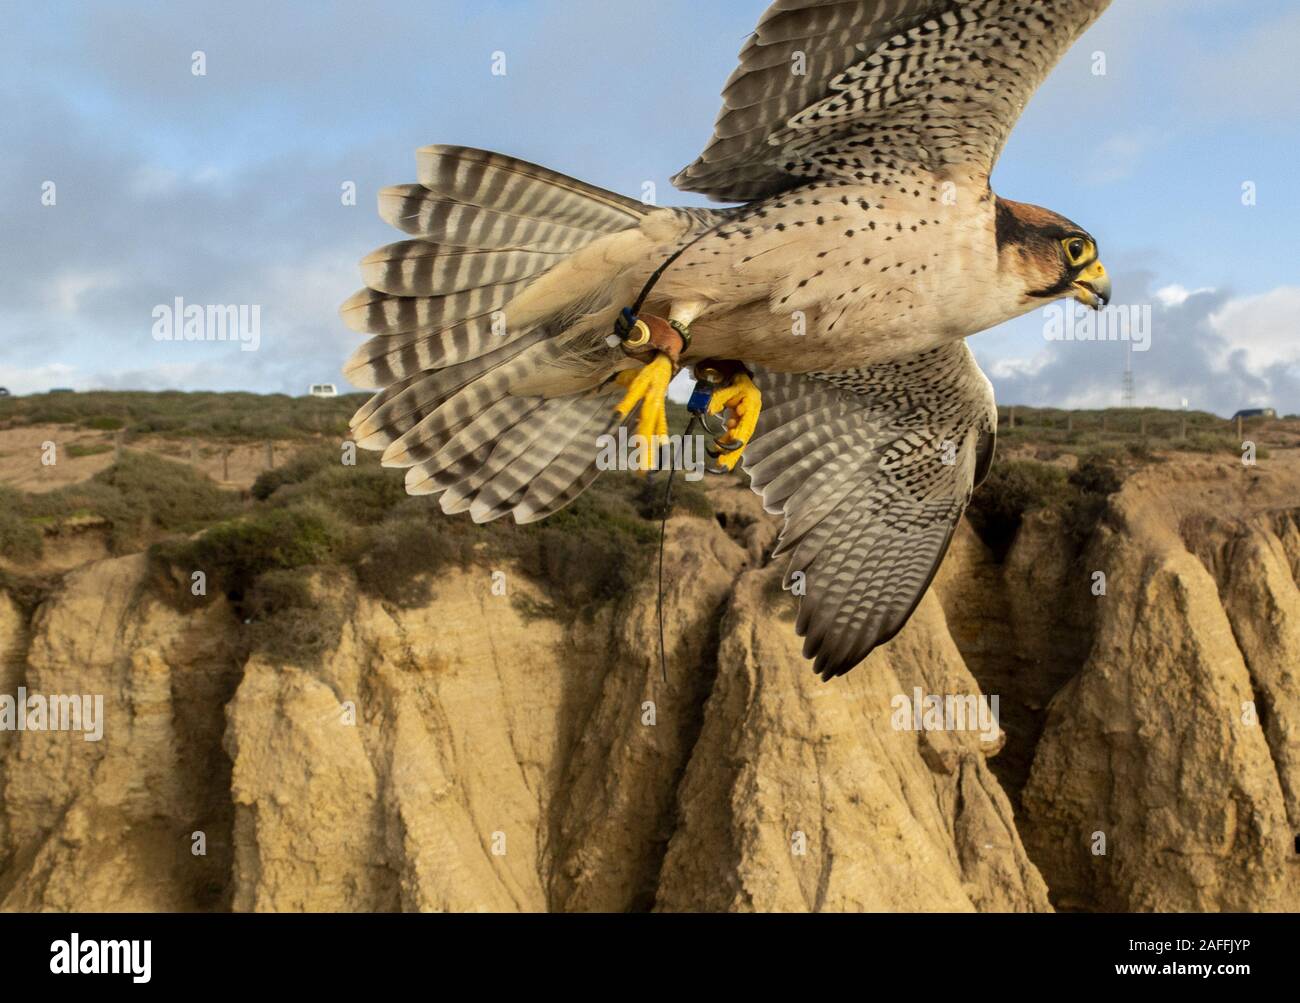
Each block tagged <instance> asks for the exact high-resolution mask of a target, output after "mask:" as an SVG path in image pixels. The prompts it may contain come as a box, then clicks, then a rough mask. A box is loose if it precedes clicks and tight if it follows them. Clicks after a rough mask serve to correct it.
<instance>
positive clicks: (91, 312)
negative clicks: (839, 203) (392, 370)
mask: <svg viewBox="0 0 1300 1003" xmlns="http://www.w3.org/2000/svg"><path fill="white" fill-rule="evenodd" d="M764 6H765V3H764V2H763V0H725V2H711V3H709V4H700V3H695V2H687V0H659V2H658V3H656V4H654V5H653V6H650V5H645V4H642V3H638V2H633V0H603V2H598V0H563V2H561V0H480V2H477V3H474V4H472V5H471V4H468V3H449V2H439V0H421V2H409V3H407V2H391V3H310V4H309V3H305V2H304V3H289V2H285V0H260V2H257V3H250V2H245V0H232V2H229V3H223V4H210V3H200V2H196V0H173V2H168V3H130V2H112V3H109V2H101V3H95V2H85V0H83V2H80V3H50V4H44V5H19V4H16V3H10V2H6V10H5V23H6V31H5V33H4V36H3V37H2V38H0V135H3V136H4V137H5V140H6V143H5V146H6V150H5V154H6V155H5V156H4V157H3V158H0V230H3V232H4V234H5V239H4V241H3V242H0V339H2V341H3V345H4V351H3V353H0V385H6V386H8V387H10V388H11V389H12V390H14V391H16V392H34V391H39V390H42V389H45V388H46V387H48V386H51V385H66V386H75V387H78V388H92V387H141V388H151V389H152V388H162V387H179V388H183V389H199V388H212V389H253V390H266V391H288V392H292V393H301V392H303V391H304V390H305V388H306V386H307V384H308V383H310V382H315V381H321V380H334V381H341V375H340V373H339V368H340V365H341V363H342V362H343V360H344V359H345V358H346V357H347V355H348V354H349V353H350V351H351V350H352V348H353V347H354V346H355V344H356V343H357V340H358V339H357V336H355V335H354V334H352V333H351V332H349V331H348V330H346V329H345V328H344V327H343V325H342V323H341V322H340V321H339V320H338V317H337V307H338V304H339V303H340V302H341V301H342V300H343V299H345V298H346V297H347V296H348V295H349V294H350V293H351V292H353V291H354V290H355V289H356V288H357V287H358V286H359V285H360V282H359V278H358V274H357V270H356V262H357V261H358V259H359V258H360V257H361V256H362V255H363V254H365V253H366V252H368V251H369V250H371V249H372V248H374V247H376V246H378V245H379V244H382V243H387V242H388V241H390V240H393V239H397V237H395V236H394V235H393V234H392V232H391V231H389V230H388V228H387V227H386V226H385V225H384V224H382V223H381V222H380V221H379V220H378V218H377V217H376V215H375V209H374V205H375V193H376V191H377V190H378V189H379V188H380V187H382V186H383V185H386V184H393V183H400V182H405V181H410V180H413V179H414V150H415V148H416V147H417V146H420V145H423V144H426V143H431V142H446V143H463V144H466V145H474V146H484V147H487V148H489V149H497V150H501V151H502V152H506V153H511V154H515V155H517V156H521V157H524V158H527V159H530V160H535V161H537V162H540V163H543V164H546V165H547V166H550V167H554V168H556V169H558V170H562V171H565V172H568V173H571V174H574V175H576V176H579V177H582V178H584V179H586V180H589V181H592V182H595V183H598V184H601V185H604V186H606V187H609V188H612V189H615V190H618V191H622V192H626V193H628V194H633V195H639V194H640V192H641V190H642V186H643V184H645V183H646V182H653V183H654V184H655V185H656V186H657V200H658V201H659V202H660V204H673V203H677V204H692V203H698V202H699V201H700V200H698V199H696V198H695V197H693V196H686V195H681V194H680V193H676V192H675V191H673V190H672V189H671V186H670V184H669V182H668V178H669V176H670V175H672V174H673V173H674V172H675V171H677V170H678V169H679V168H681V167H682V166H683V165H685V164H686V163H688V162H689V161H690V160H692V159H693V158H694V157H695V155H696V154H697V153H698V152H699V150H700V149H701V148H702V146H703V144H704V143H705V141H706V140H707V138H708V136H709V134H710V131H711V126H712V123H713V119H714V116H715V115H716V113H717V110H718V105H719V100H718V96H717V95H718V92H719V90H720V88H721V86H722V83H723V81H724V80H725V79H726V77H727V75H728V74H729V73H730V72H731V69H732V68H733V66H734V64H735V56H736V52H737V50H738V49H739V47H740V45H741V44H742V43H743V41H744V39H745V36H746V35H747V34H748V32H749V30H750V29H751V28H752V27H753V25H754V23H755V22H756V20H757V18H758V16H759V14H760V13H761V11H762V9H763V7H764ZM196 50H201V51H202V52H203V53H204V54H205V57H206V64H207V65H206V70H207V72H206V75H204V76H194V75H193V74H192V73H191V54H192V53H193V52H195V51H196ZM1298 50H1300V5H1297V4H1296V3H1294V2H1293V0H1116V3H1115V5H1114V6H1113V8H1112V9H1111V10H1110V11H1109V12H1108V13H1107V14H1106V15H1105V16H1104V17H1103V18H1102V20H1101V21H1100V22H1099V23H1098V25H1097V26H1096V27H1094V28H1093V29H1092V31H1090V32H1089V34H1088V35H1087V36H1085V38H1084V39H1083V40H1082V41H1081V42H1080V43H1079V45H1078V46H1076V48H1075V49H1074V50H1073V51H1072V52H1071V53H1070V54H1069V55H1068V56H1067V57H1066V59H1065V60H1064V61H1063V63H1062V64H1061V66H1060V67H1059V68H1058V69H1057V71H1056V72H1055V73H1054V74H1053V76H1052V77H1051V79H1050V80H1049V81H1048V83H1047V84H1046V86H1044V88H1043V89H1042V90H1041V91H1040V92H1039V94H1038V95H1037V96H1036V97H1035V99H1034V100H1033V102H1032V103H1031V105H1030V107H1029V108H1028V110H1027V112H1026V114H1025V116H1024V118H1023V119H1022V121H1021V123H1020V125H1019V127H1018V128H1017V130H1016V132H1015V133H1014V134H1013V136H1012V138H1011V141H1010V143H1009V144H1008V147H1007V149H1006V151H1005V153H1004V156H1003V159H1002V161H1001V163H1000V164H999V166H998V168H997V170H996V172H995V174H994V179H993V181H994V187H995V189H996V190H997V191H998V192H999V193H1000V194H1002V195H1005V196H1007V197H1009V198H1015V199H1017V200H1020V201H1028V202H1036V203H1039V204H1042V205H1045V206H1048V207H1050V208H1052V209H1054V210H1056V211H1058V212H1060V213H1062V214H1063V215H1065V216H1068V217H1070V218H1071V219H1074V220H1075V221H1077V222H1079V223H1080V224H1082V225H1083V226H1085V227H1087V228H1088V229H1089V230H1090V231H1091V232H1092V233H1093V234H1094V235H1095V236H1096V237H1097V239H1098V241H1099V243H1100V246H1101V250H1102V256H1103V259H1104V260H1105V261H1106V262H1107V264H1108V266H1109V267H1110V269H1111V272H1112V274H1113V275H1114V277H1115V279H1116V292H1117V299H1118V301H1119V302H1120V303H1123V304H1128V305H1135V306H1141V305H1149V306H1150V307H1151V309H1152V313H1153V325H1154V326H1153V331H1152V341H1151V350H1150V351H1149V352H1144V353H1134V356H1133V366H1134V372H1135V378H1136V385H1137V396H1138V399H1139V401H1141V402H1143V403H1152V404H1162V405H1170V406H1178V405H1179V404H1180V403H1181V401H1182V400H1183V399H1187V400H1189V401H1190V403H1191V405H1192V406H1194V407H1206V408H1209V409H1212V410H1218V411H1220V412H1230V411H1231V410H1233V409H1235V408H1236V407H1238V406H1242V405H1245V404H1258V403H1271V404H1274V405H1275V406H1278V407H1279V408H1282V409H1284V410H1287V411H1291V412H1297V411H1300V337H1297V335H1298V334H1300V321H1298V320H1297V317H1300V266H1298V265H1297V262H1300V254H1297V234H1298V233H1300V167H1297V152H1298V151H1300V85H1297V83H1296V76H1295V73H1296V68H1297V61H1298V59H1300V51H1298ZM495 52H503V53H504V54H505V57H506V67H507V72H506V74H505V75H504V76H494V75H493V74H492V73H491V61H492V58H493V53H495ZM1098 53H1101V54H1104V57H1105V74H1104V75H1097V74H1096V73H1094V66H1095V65H1096V54H1098ZM47 181H53V182H54V183H55V185H56V189H55V192H56V203H55V204H54V205H52V206H49V205H42V202H41V193H42V185H43V184H44V183H45V182H47ZM348 181H352V182H355V184H356V186H357V191H358V196H357V203H358V204H357V205H356V206H345V205H343V204H341V200H340V190H341V185H342V184H343V183H344V182H348ZM1248 182H1249V183H1251V184H1253V185H1254V186H1255V188H1256V191H1257V201H1256V204H1255V205H1253V206H1246V205H1243V204H1242V186H1243V184H1245V183H1248ZM177 296H181V297H184V299H185V300H186V301H188V302H191V303H249V304H260V305H261V307H262V339H261V345H260V349H259V350H258V351H257V352H240V351H238V349H237V348H235V347H234V346H232V345H226V344H212V343H207V344H202V343H197V344H196V343H180V344H165V343H158V342H155V341H154V340H153V338H152V337H151V334H150V331H151V325H152V310H153V308H154V306H155V305H157V304H163V303H171V302H172V301H173V299H174V298H175V297H177ZM1043 330H1044V320H1043V318H1042V317H1041V316H1039V315H1037V314H1034V315H1030V316H1029V317H1026V318H1022V319H1021V320H1019V321H1017V322H1014V323H1012V324H1010V325H1006V326H1004V327H1003V328H1000V329H996V330H994V331H990V332H986V333H984V334H982V335H979V336H977V337H976V338H974V339H973V340H972V346H973V347H974V348H975V351H976V354H977V355H978V356H979V358H980V360H981V362H982V363H983V364H984V365H985V366H986V368H987V369H988V370H989V372H990V375H991V376H992V378H993V380H994V383H995V386H996V388H997V390H998V392H999V396H1000V398H1001V399H1003V400H1004V401H1006V402H1008V403H1027V404H1039V403H1052V404H1065V405H1075V406H1085V405H1086V406H1105V405H1110V404H1118V403H1119V387H1120V375H1119V374H1120V372H1121V371H1122V369H1123V365H1124V355H1125V349H1124V346H1123V345H1120V344H1114V343H1111V344H1088V343H1074V344H1069V343H1060V342H1049V341H1046V340H1045V339H1044V336H1043Z"/></svg>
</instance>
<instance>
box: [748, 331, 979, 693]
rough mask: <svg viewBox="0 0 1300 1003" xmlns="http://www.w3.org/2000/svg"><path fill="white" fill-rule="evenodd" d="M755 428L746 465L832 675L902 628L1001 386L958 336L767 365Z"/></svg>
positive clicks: (957, 512) (825, 670) (947, 533)
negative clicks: (895, 350) (828, 360)
mask: <svg viewBox="0 0 1300 1003" xmlns="http://www.w3.org/2000/svg"><path fill="white" fill-rule="evenodd" d="M756 381H757V383H758V385H759V388H760V389H761V390H762V392H763V412H762V416H761V417H760V418H759V425H758V432H757V435H756V437H755V439H754V441H753V442H752V443H750V445H749V447H748V448H747V450H746V453H745V458H744V460H743V461H742V462H743V463H744V466H745V469H746V470H747V471H748V473H749V476H750V483H751V485H752V486H753V488H754V490H755V491H757V492H758V493H759V494H761V495H762V496H763V504H764V506H765V507H766V508H767V509H768V511H770V512H773V513H779V514H782V515H784V516H785V527H784V529H783V530H782V533H781V537H780V541H779V544H778V546H777V549H776V554H778V555H780V554H789V555H790V561H789V566H788V567H787V569H786V577H785V586H786V588H789V589H792V590H793V591H795V592H796V593H797V594H801V595H802V596H803V598H802V600H801V601H800V604H799V619H798V623H797V629H798V632H799V634H800V636H802V637H803V638H804V656H805V657H808V658H814V659H815V661H814V668H815V669H816V671H817V672H819V673H820V674H821V675H822V676H823V677H824V678H827V679H829V678H831V677H832V676H838V675H843V674H844V673H846V672H848V671H849V670H850V669H852V668H853V667H854V666H855V665H857V664H858V663H859V662H860V661H862V659H864V658H866V657H867V655H868V654H869V653H870V652H871V650H872V649H873V648H875V647H876V646H877V645H879V644H883V643H885V642H886V641H888V640H889V639H890V638H891V637H893V636H894V635H895V634H896V633H898V631H899V630H900V629H901V628H902V626H903V624H904V623H906V622H907V619H908V617H909V616H911V614H912V611H913V610H914V609H915V608H916V605H917V603H919V602H920V601H921V597H922V596H923V595H924V594H925V590H926V589H927V588H928V587H929V585H930V582H931V580H932V579H933V578H934V575H935V572H936V571H937V570H938V568H939V563H940V562H941V561H942V560H943V555H944V554H945V553H946V552H947V549H948V543H949V541H950V540H951V539H952V534H953V530H954V529H955V528H956V525H957V521H958V520H959V519H960V518H961V515H962V512H964V511H965V509H966V505H967V503H968V502H969V501H970V496H971V492H972V490H974V488H975V486H976V485H977V484H978V483H980V482H981V481H982V480H983V479H984V476H985V475H986V474H987V473H988V468H989V465H990V463H991V462H992V459H993V449H994V442H995V437H996V430H997V408H996V406H995V405H994V403H993V388H992V387H991V386H990V385H989V381H988V380H987V379H986V378H985V376H984V374H983V373H982V372H980V369H979V366H978V365H976V363H975V359H974V357H973V356H972V355H971V353H970V349H968V348H967V347H966V343H965V342H964V341H959V342H956V343H953V344H950V345H944V346H942V347H940V348H935V349H931V350H929V351H927V352H924V353H922V354H920V355H916V356H912V357H910V358H906V359H902V360H898V361H895V362H891V363H886V364H882V365H876V366H870V367H868V368H865V369H854V370H850V371H849V372H844V373H811V374H808V375H795V374H788V373H770V372H767V371H764V370H760V371H759V372H758V373H757V376H756Z"/></svg>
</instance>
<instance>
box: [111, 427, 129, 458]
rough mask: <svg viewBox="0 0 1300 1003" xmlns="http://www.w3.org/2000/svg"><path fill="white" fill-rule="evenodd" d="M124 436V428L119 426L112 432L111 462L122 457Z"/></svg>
mask: <svg viewBox="0 0 1300 1003" xmlns="http://www.w3.org/2000/svg"><path fill="white" fill-rule="evenodd" d="M125 436H126V430H125V429H122V428H119V429H118V430H117V431H116V432H114V433H113V462H114V463H116V462H117V461H118V460H120V459H121V458H122V440H123V438H124V437H125Z"/></svg>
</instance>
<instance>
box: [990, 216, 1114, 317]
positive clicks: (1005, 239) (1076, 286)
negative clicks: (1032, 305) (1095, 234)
mask: <svg viewBox="0 0 1300 1003" xmlns="http://www.w3.org/2000/svg"><path fill="white" fill-rule="evenodd" d="M997 242H998V268H999V270H1000V271H1002V272H1004V273H1008V272H1009V273H1010V274H1012V275H1015V276H1018V277H1019V278H1020V279H1022V280H1023V282H1024V287H1025V292H1024V295H1025V297H1026V300H1027V301H1030V302H1032V301H1036V300H1037V301H1043V300H1055V299H1060V298H1061V297H1062V296H1073V297H1074V298H1075V299H1077V300H1078V301H1079V302H1080V303H1082V304H1083V305H1084V306H1090V307H1092V308H1093V309H1094V310H1100V309H1101V308H1102V307H1104V306H1105V305H1106V304H1107V303H1109V302H1110V296H1111V289H1110V277H1109V276H1108V275H1107V274H1106V268H1105V266H1104V265H1103V264H1102V263H1101V259H1100V258H1098V257H1097V242H1096V241H1094V240H1093V239H1092V236H1091V235H1090V234H1089V233H1088V232H1087V231H1086V230H1084V229H1083V228H1082V227H1080V226H1078V225H1076V224H1075V223H1071V222H1070V221H1069V220H1068V219H1066V218H1065V217H1064V216H1058V215H1057V214H1056V213H1054V212H1051V211H1050V210H1047V209H1043V208H1040V207H1039V206H1036V205H1025V204H1024V203H1022V202H1012V201H1009V200H1008V199H1003V198H1000V199H998V200H997Z"/></svg>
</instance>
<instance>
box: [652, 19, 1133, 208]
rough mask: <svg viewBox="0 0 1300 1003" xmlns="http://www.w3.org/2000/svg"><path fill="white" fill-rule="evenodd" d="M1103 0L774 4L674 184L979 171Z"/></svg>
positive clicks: (713, 192)
mask: <svg viewBox="0 0 1300 1003" xmlns="http://www.w3.org/2000/svg"><path fill="white" fill-rule="evenodd" d="M1109 4H1110V0H776V3H774V4H773V5H772V6H771V7H770V8H768V11H767V13H765V14H764V15H763V17H762V19H761V20H760V21H759V23H758V28H757V29H756V30H755V32H754V34H753V35H751V36H750V38H749V41H748V42H746V43H745V46H744V48H743V49H742V50H741V52H740V66H739V67H738V68H737V69H736V71H735V72H734V73H733V74H732V75H731V78H730V79H729V80H728V81H727V83H726V86H725V88H724V90H723V94H722V97H723V106H722V112H721V113H720V115H719V116H718V122H717V126H716V128H715V131H714V134H713V139H712V141H710V143H709V145H708V146H707V147H706V148H705V150H704V153H703V154H701V156H700V158H699V159H698V160H697V161H695V163H693V164H691V165H690V166H689V167H687V168H686V169H685V170H683V171H682V172H681V173H680V174H678V175H677V176H676V177H675V178H674V179H673V183H674V184H675V185H677V187H678V188H681V189H683V190H685V191H694V192H702V193H704V194H706V195H710V196H712V197H713V198H716V199H723V200H728V201H738V202H747V201H751V200H753V199H758V198H765V197H767V196H769V195H775V194H777V193H779V192H781V191H784V190H786V189H788V188H790V187H792V186H794V185H796V184H800V183H803V182H806V181H808V180H810V179H813V178H832V177H844V178H855V177H856V178H857V179H858V180H862V179H863V178H864V177H868V176H870V174H871V173H872V170H871V168H872V167H873V166H887V167H889V168H891V169H893V170H897V169H900V168H902V167H904V166H905V165H908V164H914V165H917V166H920V167H924V168H926V169H928V170H930V171H933V172H938V171H941V170H942V169H944V168H946V167H950V166H955V165H970V166H972V167H973V168H974V169H975V170H977V171H981V172H983V173H984V174H985V175H986V176H987V174H988V173H990V172H991V171H992V169H993V164H994V162H995V161H996V160H997V157H998V154H999V153H1000V152H1001V150H1002V146H1003V144H1004V143H1005V142H1006V139H1007V136H1008V135H1010V133H1011V129H1012V128H1013V127H1014V126H1015V124H1016V120H1017V119H1018V118H1019V117H1020V113H1021V112H1022V111H1023V110H1024V107H1025V104H1026V103H1027V102H1028V101H1029V98H1030V97H1031V96H1032V95H1033V93H1034V91H1036V90H1037V89H1038V86H1039V85H1040V84H1041V83H1042V82H1043V80H1044V79H1046V77H1047V74H1048V73H1050V72H1051V70H1052V67H1053V66H1055V65H1056V63H1057V62H1058V61H1059V60H1060V58H1061V56H1063V55H1064V54H1065V51H1066V50H1067V49H1068V48H1069V47H1070V46H1071V45H1073V44H1074V42H1075V40H1076V39H1078V37H1079V36H1080V35H1081V34H1083V32H1084V30H1085V29H1087V28H1088V26H1089V25H1091V24H1092V23H1093V22H1094V21H1095V20H1096V19H1097V18H1098V17H1099V16H1100V15H1101V13H1102V11H1104V10H1105V9H1106V7H1107V6H1108V5H1109ZM864 168H865V170H864Z"/></svg>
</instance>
